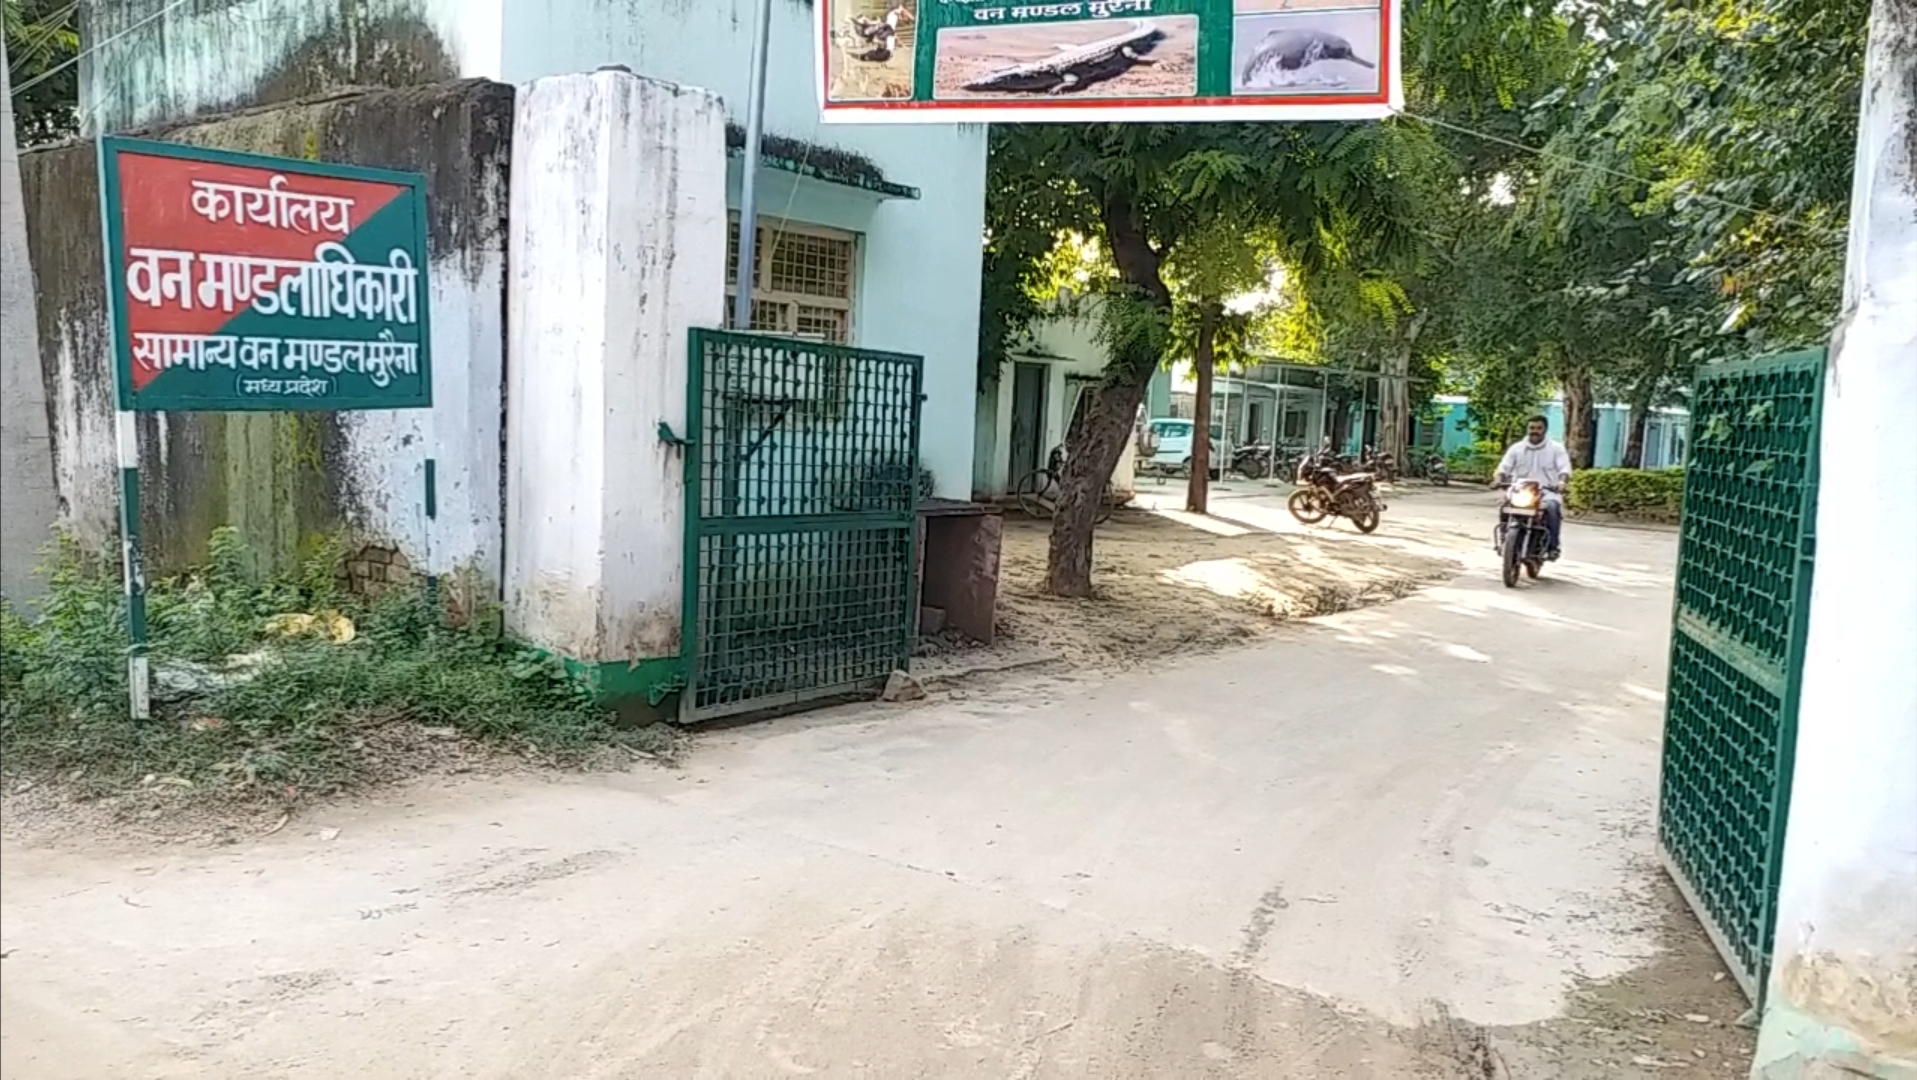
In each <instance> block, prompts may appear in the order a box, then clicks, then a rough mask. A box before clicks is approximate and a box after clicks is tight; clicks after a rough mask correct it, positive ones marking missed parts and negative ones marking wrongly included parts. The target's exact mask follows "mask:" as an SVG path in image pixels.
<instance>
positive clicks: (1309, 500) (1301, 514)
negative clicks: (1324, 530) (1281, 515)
mask: <svg viewBox="0 0 1917 1080" xmlns="http://www.w3.org/2000/svg"><path fill="white" fill-rule="evenodd" d="M1285 509H1287V510H1289V511H1291V516H1292V517H1295V518H1297V519H1298V521H1299V522H1300V523H1301V524H1305V525H1316V524H1318V523H1319V522H1320V521H1323V520H1324V519H1325V514H1326V512H1327V511H1326V510H1325V505H1324V503H1323V502H1322V501H1321V500H1320V499H1319V498H1318V493H1317V492H1316V491H1313V490H1312V489H1311V488H1299V489H1298V490H1297V491H1294V492H1292V493H1291V498H1289V499H1286V500H1285Z"/></svg>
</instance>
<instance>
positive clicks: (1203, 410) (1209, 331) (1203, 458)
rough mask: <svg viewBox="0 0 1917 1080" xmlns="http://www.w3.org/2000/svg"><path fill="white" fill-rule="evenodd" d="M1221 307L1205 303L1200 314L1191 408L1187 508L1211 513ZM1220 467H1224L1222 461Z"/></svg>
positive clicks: (1190, 511)
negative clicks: (1216, 345)
mask: <svg viewBox="0 0 1917 1080" xmlns="http://www.w3.org/2000/svg"><path fill="white" fill-rule="evenodd" d="M1217 314H1218V309H1216V308H1214V307H1213V306H1212V305H1211V304H1209V303H1206V304H1205V305H1204V307H1203V308H1202V309H1201V310H1200V311H1199V313H1198V341H1197V343H1196V345H1195V346H1194V348H1193V349H1192V374H1193V376H1194V380H1193V381H1194V382H1195V383H1196V384H1197V389H1196V392H1195V393H1193V394H1192V411H1193V412H1195V413H1197V414H1198V417H1197V420H1196V422H1194V423H1193V425H1192V433H1191V479H1190V480H1189V481H1187V482H1186V485H1185V510H1186V512H1188V513H1193V514H1209V513H1211V510H1210V505H1211V469H1212V463H1211V388H1212V381H1213V375H1214V373H1215V371H1216V369H1215V368H1214V367H1213V363H1214V358H1213V356H1212V346H1213V344H1214V342H1215V341H1216V339H1217V336H1218V319H1217ZM1219 467H1220V468H1223V467H1224V466H1223V464H1222V463H1221V464H1220V466H1219Z"/></svg>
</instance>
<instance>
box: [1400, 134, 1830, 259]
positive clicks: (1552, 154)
mask: <svg viewBox="0 0 1917 1080" xmlns="http://www.w3.org/2000/svg"><path fill="white" fill-rule="evenodd" d="M1397 113H1398V115H1399V116H1403V117H1407V118H1409V119H1412V120H1417V121H1419V122H1421V123H1426V124H1430V125H1431V126H1433V127H1441V128H1446V129H1448V130H1451V131H1455V132H1457V133H1459V134H1461V135H1469V136H1472V137H1473V138H1478V139H1484V140H1486V141H1487V142H1494V143H1497V144H1498V145H1500V146H1506V147H1509V148H1511V149H1513V150H1521V151H1523V152H1524V153H1527V154H1531V155H1533V156H1535V157H1540V158H1544V159H1546V160H1549V161H1559V162H1564V163H1566V164H1569V165H1573V166H1576V167H1577V168H1580V169H1586V170H1589V171H1591V172H1596V173H1603V174H1605V175H1607V176H1613V177H1616V178H1618V179H1620V180H1629V181H1631V182H1632V183H1636V184H1650V183H1652V181H1651V180H1650V179H1648V178H1646V177H1644V176H1640V175H1638V174H1637V173H1633V172H1629V171H1627V170H1624V169H1614V168H1612V167H1610V166H1609V165H1601V164H1598V163H1597V162H1593V161H1586V160H1584V159H1582V158H1577V157H1573V156H1572V155H1570V154H1562V153H1558V152H1557V151H1555V150H1548V149H1545V148H1544V147H1541V146H1532V145H1530V144H1529V143H1522V142H1518V141H1517V140H1515V139H1507V138H1505V137H1504V136H1502V135H1494V134H1492V133H1491V132H1489V131H1480V130H1478V129H1476V128H1471V127H1466V126H1465V125H1463V124H1456V123H1452V122H1451V121H1449V120H1440V119H1439V118H1437V117H1435V116H1426V115H1424V114H1423V113H1414V112H1412V111H1411V110H1409V109H1399V110H1397ZM1689 194H1690V197H1691V198H1693V199H1700V200H1703V201H1704V202H1712V203H1716V204H1717V205H1719V206H1722V207H1725V208H1727V209H1730V210H1737V211H1740V212H1742V213H1746V214H1751V215H1754V216H1756V217H1767V218H1772V219H1774V220H1777V221H1781V222H1783V223H1784V224H1786V225H1794V226H1796V227H1798V228H1800V229H1803V230H1805V231H1807V232H1821V233H1829V234H1832V235H1836V236H1841V235H1843V230H1841V229H1837V228H1833V227H1832V226H1829V225H1812V224H1810V223H1809V222H1806V221H1799V220H1797V219H1796V218H1795V217H1793V216H1791V215H1789V214H1782V213H1779V212H1777V211H1775V210H1763V209H1759V208H1758V207H1755V206H1746V205H1745V204H1743V203H1740V202H1733V201H1732V200H1730V199H1726V198H1723V197H1722V196H1719V195H1713V194H1711V193H1709V192H1705V191H1693V192H1690V193H1689Z"/></svg>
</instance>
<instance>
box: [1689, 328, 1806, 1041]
mask: <svg viewBox="0 0 1917 1080" xmlns="http://www.w3.org/2000/svg"><path fill="white" fill-rule="evenodd" d="M1824 360H1825V357H1824V352H1823V351H1822V350H1816V351H1811V352H1801V353H1791V354H1788V355H1782V356H1774V357H1768V358H1765V359H1761V360H1754V361H1746V362H1740V363H1732V364H1723V365H1712V366H1709V367H1705V368H1701V369H1699V372H1698V377H1697V379H1696V382H1695V385H1694V387H1693V391H1692V404H1691V453H1690V460H1689V462H1688V464H1687V467H1686V473H1685V484H1684V523H1683V533H1682V539H1681V540H1680V542H1679V547H1678V565H1677V602H1676V608H1675V614H1674V617H1673V621H1674V623H1675V625H1674V626H1673V627H1672V633H1671V669H1670V682H1669V688H1668V691H1667V694H1666V699H1665V702H1666V703H1665V715H1664V761H1663V769H1662V773H1661V776H1660V781H1659V810H1658V845H1659V848H1660V854H1661V855H1662V857H1663V860H1664V864H1665V866H1666V868H1667V869H1668V870H1669V871H1670V873H1671V876H1672V878H1673V879H1674V880H1675V881H1676V882H1677V884H1678V887H1679V889H1680V890H1682V891H1683V893H1684V895H1685V899H1686V900H1688V901H1689V902H1690V905H1691V907H1692V908H1693V909H1694V910H1695V911H1696V912H1697V915H1698V917H1699V919H1700V920H1702V921H1703V923H1704V926H1705V928H1706V929H1707V930H1708V931H1709V932H1710V935H1711V938H1712V940H1713V941H1714V942H1715V943H1716V944H1717V948H1718V951H1719V952H1720V953H1722V954H1723V956H1724V960H1725V962H1726V963H1727V964H1728V965H1729V966H1730V968H1731V970H1732V973H1733V974H1734V975H1736V977H1737V979H1738V982H1739V983H1740V984H1741V985H1742V986H1743V988H1744V992H1745V994H1746V995H1747V996H1749V997H1750V998H1751V1000H1752V1001H1753V1002H1755V1003H1759V1004H1761V998H1762V994H1763V988H1764V982H1765V978H1766V976H1767V974H1768V971H1769V967H1770V957H1771V944H1772V934H1773V930H1774V927H1775V925H1776V920H1777V910H1776V908H1777V883H1778V869H1779V864H1780V862H1781V861H1782V858H1783V853H1784V822H1785V818H1786V815H1787V813H1788V810H1789V803H1790V785H1791V765H1792V760H1793V754H1794V751H1795V747H1796V741H1797V697H1798V686H1799V683H1800V681H1801V679H1802V673H1803V665H1804V631H1805V626H1806V623H1807V621H1808V614H1809V607H1810V584H1811V562H1812V558H1813V556H1814V554H1815V550H1814V549H1815V536H1814V532H1813V530H1814V527H1815V524H1816V507H1817V468H1818V465H1817V440H1818V432H1819V416H1820V413H1821V409H1822V404H1823V385H1824Z"/></svg>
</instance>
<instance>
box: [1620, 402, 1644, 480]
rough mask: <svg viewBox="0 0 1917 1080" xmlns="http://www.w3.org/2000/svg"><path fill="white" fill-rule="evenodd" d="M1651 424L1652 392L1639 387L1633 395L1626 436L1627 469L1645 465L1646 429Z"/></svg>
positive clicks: (1625, 462)
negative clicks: (1629, 422) (1629, 423)
mask: <svg viewBox="0 0 1917 1080" xmlns="http://www.w3.org/2000/svg"><path fill="white" fill-rule="evenodd" d="M1650 424H1651V392H1650V390H1649V389H1648V388H1639V390H1638V391H1637V392H1636V393H1634V394H1632V395H1631V425H1630V429H1629V431H1628V432H1627V433H1626V434H1625V436H1624V461H1623V462H1622V464H1623V465H1624V467H1625V468H1627V469H1642V468H1643V467H1644V431H1645V429H1646V428H1648V427H1650Z"/></svg>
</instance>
